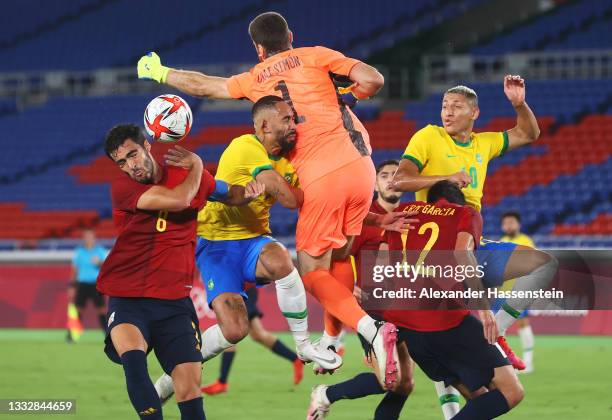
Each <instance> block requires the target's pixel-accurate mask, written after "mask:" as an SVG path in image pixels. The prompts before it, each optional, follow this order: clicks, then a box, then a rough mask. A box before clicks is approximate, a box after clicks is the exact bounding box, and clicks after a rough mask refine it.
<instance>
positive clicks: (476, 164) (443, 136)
mask: <svg viewBox="0 0 612 420" xmlns="http://www.w3.org/2000/svg"><path fill="white" fill-rule="evenodd" d="M507 149H508V134H507V133H506V132H505V131H504V132H489V133H472V134H471V136H470V140H469V141H468V142H467V143H459V142H457V141H455V140H453V139H452V138H451V137H450V136H449V135H448V133H447V132H446V131H445V130H444V127H439V126H436V125H428V126H427V127H424V128H422V129H420V130H419V131H417V132H416V133H415V134H414V136H412V138H411V139H410V142H409V143H408V147H406V150H405V152H404V155H403V156H402V158H403V159H409V160H410V161H412V162H413V163H414V164H415V165H416V166H418V168H419V171H420V172H421V175H425V176H434V175H441V176H444V175H452V174H454V173H456V172H459V171H465V172H467V173H468V175H470V176H471V177H472V183H471V184H470V185H468V186H467V187H466V188H464V189H463V194H464V195H465V199H466V201H467V202H468V204H470V205H472V206H473V207H475V208H476V209H477V210H478V211H480V207H481V204H480V201H481V199H482V189H483V187H484V181H485V178H486V176H487V166H488V165H489V161H490V160H491V159H493V158H495V157H498V156H502V155H503V154H504V153H505V152H506V150H507ZM427 191H428V190H427V189H423V190H420V191H417V193H416V199H417V200H418V201H427Z"/></svg>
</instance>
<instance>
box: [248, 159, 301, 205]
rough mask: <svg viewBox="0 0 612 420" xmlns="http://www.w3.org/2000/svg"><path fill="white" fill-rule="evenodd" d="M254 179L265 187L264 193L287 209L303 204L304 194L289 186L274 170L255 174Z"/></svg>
mask: <svg viewBox="0 0 612 420" xmlns="http://www.w3.org/2000/svg"><path fill="white" fill-rule="evenodd" d="M255 179H256V180H257V181H259V182H261V183H262V184H264V185H265V186H266V192H267V193H268V194H270V195H271V196H272V197H274V198H275V199H276V201H278V203H279V204H280V205H281V206H283V207H286V208H288V209H297V208H299V207H301V206H302V203H303V202H304V192H303V191H302V190H301V189H299V188H297V187H293V186H291V185H290V184H289V183H288V182H287V181H286V180H285V179H284V178H283V177H282V176H280V174H279V173H278V172H276V171H275V170H270V169H268V170H264V171H261V172H259V173H258V174H257V176H256V177H255Z"/></svg>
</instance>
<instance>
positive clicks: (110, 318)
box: [107, 312, 115, 327]
mask: <svg viewBox="0 0 612 420" xmlns="http://www.w3.org/2000/svg"><path fill="white" fill-rule="evenodd" d="M114 320H115V313H114V312H113V313H112V314H110V316H109V317H108V325H107V327H110V325H111V324H112V323H113V321H114Z"/></svg>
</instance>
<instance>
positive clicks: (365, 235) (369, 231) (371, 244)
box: [351, 200, 387, 286]
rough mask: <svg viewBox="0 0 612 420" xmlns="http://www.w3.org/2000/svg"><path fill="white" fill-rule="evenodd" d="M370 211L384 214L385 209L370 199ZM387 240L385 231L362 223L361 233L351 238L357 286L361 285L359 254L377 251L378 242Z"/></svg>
mask: <svg viewBox="0 0 612 420" xmlns="http://www.w3.org/2000/svg"><path fill="white" fill-rule="evenodd" d="M370 211H371V212H372V213H376V214H385V213H387V210H385V209H384V208H383V207H382V206H381V205H380V204H378V202H377V201H376V200H374V201H372V205H371V206H370ZM386 241H387V237H386V236H385V231H384V230H383V229H381V228H379V227H378V226H371V225H363V227H362V228H361V234H360V235H359V236H356V237H355V239H354V240H353V245H352V247H351V255H352V256H353V258H355V270H356V282H357V285H358V286H361V282H360V279H359V277H360V271H361V262H362V260H361V258H360V254H361V252H362V251H365V252H378V249H379V248H380V244H381V243H383V242H386Z"/></svg>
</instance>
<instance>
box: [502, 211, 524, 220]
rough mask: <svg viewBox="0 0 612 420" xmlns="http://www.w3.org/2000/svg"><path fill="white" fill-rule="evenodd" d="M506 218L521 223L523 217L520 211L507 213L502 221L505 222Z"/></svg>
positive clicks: (503, 215)
mask: <svg viewBox="0 0 612 420" xmlns="http://www.w3.org/2000/svg"><path fill="white" fill-rule="evenodd" d="M506 217H514V218H515V219H516V221H517V222H519V223H521V215H520V213H519V212H518V211H514V210H511V211H507V212H505V213H504V214H502V216H501V218H500V220H504V219H505V218H506Z"/></svg>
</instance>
